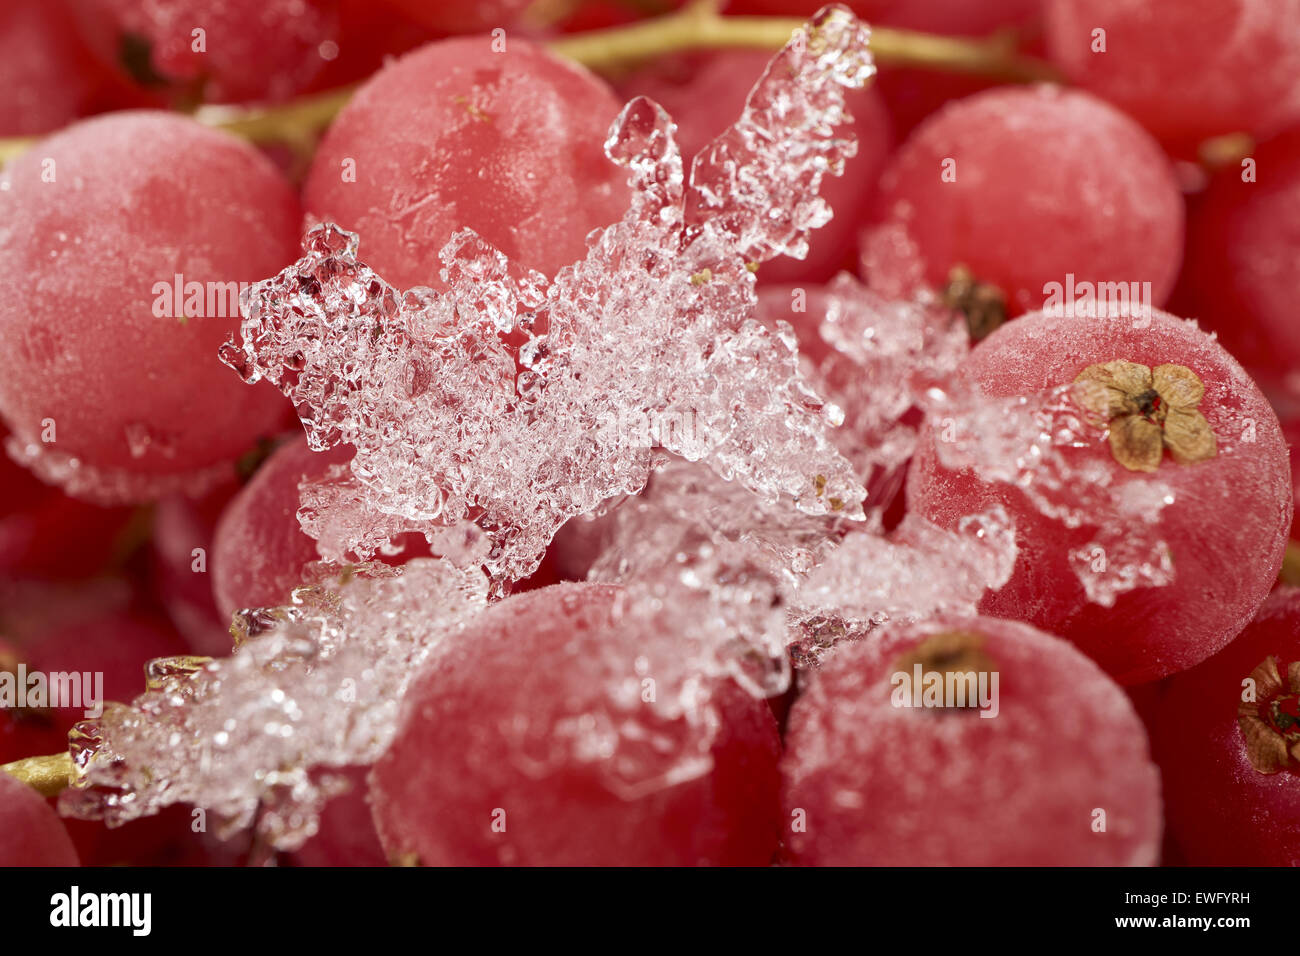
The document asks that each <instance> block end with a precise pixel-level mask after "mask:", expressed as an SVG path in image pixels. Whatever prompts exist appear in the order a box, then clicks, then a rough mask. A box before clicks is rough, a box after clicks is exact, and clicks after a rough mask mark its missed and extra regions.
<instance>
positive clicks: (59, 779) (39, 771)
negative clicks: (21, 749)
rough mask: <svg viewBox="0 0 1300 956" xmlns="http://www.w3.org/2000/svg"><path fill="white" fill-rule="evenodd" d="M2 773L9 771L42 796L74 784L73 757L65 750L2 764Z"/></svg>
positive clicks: (0, 769) (8, 772) (49, 795)
mask: <svg viewBox="0 0 1300 956" xmlns="http://www.w3.org/2000/svg"><path fill="white" fill-rule="evenodd" d="M0 773H7V774H9V776H11V777H13V778H14V779H15V780H21V781H22V782H23V783H25V784H27V785H28V786H29V787H31V788H32V789H34V790H36V791H37V792H38V793H40V794H41V796H44V797H52V796H54V795H55V794H57V793H60V792H61V791H63V790H65V789H67V787H69V786H70V785H71V784H72V778H73V774H74V771H73V768H72V757H71V756H70V755H69V754H68V752H67V751H66V750H65V751H63V752H62V753H57V754H48V755H46V756H43V757H24V758H23V759H22V760H15V761H14V762H13V763H7V764H3V765H0Z"/></svg>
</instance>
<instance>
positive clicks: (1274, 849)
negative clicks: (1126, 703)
mask: <svg viewBox="0 0 1300 956" xmlns="http://www.w3.org/2000/svg"><path fill="white" fill-rule="evenodd" d="M1152 744H1153V746H1154V749H1155V753H1156V759H1157V760H1158V762H1159V764H1160V769H1161V771H1162V773H1163V775H1164V781H1165V808H1166V813H1167V815H1168V819H1169V828H1170V830H1171V832H1172V833H1173V837H1174V839H1175V841H1176V842H1177V844H1178V846H1179V848H1180V849H1181V850H1182V852H1183V855H1184V856H1185V857H1186V859H1187V862H1188V863H1190V864H1192V865H1194V866H1300V590H1297V589H1295V588H1284V589H1282V590H1279V591H1277V592H1276V593H1274V594H1273V595H1272V596H1271V597H1270V598H1269V599H1268V601H1267V602H1266V603H1265V604H1264V606H1263V607H1262V608H1261V609H1260V611H1259V614H1258V615H1257V616H1256V618H1255V620H1254V621H1253V622H1251V624H1250V626H1249V627H1247V628H1246V629H1245V630H1244V631H1243V632H1242V633H1241V636H1240V637H1238V638H1237V639H1236V640H1234V641H1233V642H1232V643H1231V644H1229V645H1228V646H1227V647H1226V648H1224V649H1223V650H1222V651H1220V652H1219V653H1218V654H1216V655H1215V656H1214V657H1212V658H1210V659H1209V660H1208V661H1206V662H1205V663H1203V664H1201V665H1200V666H1198V667H1196V668H1193V669H1192V670H1190V671H1188V672H1187V673H1185V674H1178V675H1177V676H1175V677H1173V678H1171V679H1170V680H1169V683H1168V687H1167V688H1166V690H1165V693H1164V695H1163V697H1162V699H1161V702H1160V708H1159V713H1158V715H1157V718H1156V722H1155V730H1154V731H1153V735H1152Z"/></svg>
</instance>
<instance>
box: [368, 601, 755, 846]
mask: <svg viewBox="0 0 1300 956" xmlns="http://www.w3.org/2000/svg"><path fill="white" fill-rule="evenodd" d="M449 641H451V643H450V644H449V645H448V646H447V647H446V648H445V650H443V652H441V653H440V654H439V656H438V657H437V658H436V660H435V661H433V662H432V665H431V666H430V667H429V668H428V669H427V670H426V671H425V672H424V673H423V674H421V676H420V677H419V678H417V680H416V682H415V683H414V685H413V686H412V687H411V689H410V690H409V692H408V693H407V696H406V699H405V700H404V702H403V707H404V716H403V722H402V726H401V729H400V730H399V732H398V735H397V737H396V739H395V740H394V741H393V743H392V745H391V746H390V747H389V750H388V752H387V753H386V754H385V755H384V756H383V757H382V758H381V759H380V760H379V762H378V763H377V764H376V765H375V768H374V771H373V775H372V778H371V779H372V792H371V799H372V803H373V805H374V809H375V818H376V823H377V825H378V828H379V835H380V840H381V842H382V843H383V844H384V847H385V849H386V851H387V852H388V855H389V857H390V859H398V860H403V861H406V862H418V863H420V864H422V865H426V866H439V865H475V864H513V865H553V866H555V865H584V866H588V865H695V864H724V865H725V864H732V865H765V864H766V863H768V862H769V860H770V858H771V856H772V853H773V851H774V849H775V848H776V837H777V832H776V831H777V821H776V818H775V817H776V809H777V808H776V799H777V769H776V761H777V757H778V754H779V751H780V742H779V740H778V737H777V730H776V723H775V721H774V720H773V718H772V714H771V711H770V710H769V709H768V707H767V704H766V703H765V702H764V701H762V700H760V699H757V698H754V697H751V696H749V695H748V694H747V693H746V692H744V691H742V690H740V689H739V688H738V687H737V686H736V685H734V684H732V683H730V682H729V681H726V680H722V679H713V680H712V683H711V685H710V687H711V690H712V695H713V697H712V700H711V702H710V703H709V705H708V707H709V711H707V712H705V711H701V713H700V714H699V715H698V717H699V720H692V719H688V718H687V717H686V716H682V715H675V716H674V715H672V714H670V713H668V712H666V711H664V710H663V709H662V706H661V704H662V703H663V702H664V701H665V700H666V699H667V698H668V697H669V688H667V687H666V686H662V685H660V686H659V690H658V695H659V696H658V700H659V701H660V704H655V703H653V702H646V699H645V687H646V686H647V685H646V684H645V683H644V681H645V680H646V679H647V677H649V679H651V681H652V685H651V686H653V675H654V674H655V673H656V667H664V668H671V667H673V666H674V664H673V660H674V659H680V656H681V655H683V654H684V653H686V648H685V647H683V646H682V644H683V641H682V640H681V639H680V638H678V637H677V636H676V635H675V634H674V633H672V632H671V629H668V630H665V629H663V628H659V629H658V630H656V627H655V622H654V621H652V620H646V619H643V618H638V619H636V620H631V619H629V618H628V617H626V616H624V609H623V607H622V597H621V592H620V590H619V589H617V588H614V587H610V586H605V585H594V584H557V585H554V586H552V587H549V588H542V589H541V590H537V591H529V592H527V593H525V594H521V595H516V596H514V597H511V598H508V599H507V600H505V601H503V602H501V603H500V604H498V605H496V606H494V607H492V608H490V609H489V610H487V611H485V612H484V613H483V614H482V616H481V617H480V618H479V619H478V620H477V621H476V622H475V623H473V624H471V625H470V626H469V627H468V628H467V629H466V630H464V631H463V632H461V633H460V634H458V635H456V636H455V637H454V638H449ZM639 658H644V661H642V662H641V663H640V664H638V659H639ZM642 665H643V666H642ZM614 687H617V688H618V690H617V691H614V690H613V689H612V688H614ZM651 696H652V697H653V696H654V695H651ZM616 698H617V699H616ZM712 719H716V720H717V724H716V728H714V729H713V730H712V731H709V730H706V729H705V728H706V727H708V726H710V725H711V720H712Z"/></svg>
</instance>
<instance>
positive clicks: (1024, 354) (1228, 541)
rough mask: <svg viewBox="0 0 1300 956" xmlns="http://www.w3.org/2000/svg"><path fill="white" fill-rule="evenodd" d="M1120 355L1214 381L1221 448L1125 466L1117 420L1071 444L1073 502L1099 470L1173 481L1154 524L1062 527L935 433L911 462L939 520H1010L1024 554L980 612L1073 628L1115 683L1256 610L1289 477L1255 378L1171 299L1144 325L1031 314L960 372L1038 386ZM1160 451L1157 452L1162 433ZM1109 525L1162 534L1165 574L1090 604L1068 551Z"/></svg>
mask: <svg viewBox="0 0 1300 956" xmlns="http://www.w3.org/2000/svg"><path fill="white" fill-rule="evenodd" d="M1115 359H1122V360H1126V361H1128V362H1131V363H1139V364H1141V365H1145V366H1148V367H1151V368H1155V367H1157V366H1161V365H1164V364H1174V365H1180V366H1185V367H1186V368H1187V369H1190V370H1192V372H1193V373H1194V374H1195V375H1196V376H1197V377H1199V379H1200V381H1201V383H1202V384H1203V386H1204V389H1205V394H1204V397H1203V398H1202V399H1201V400H1200V402H1199V404H1198V406H1197V410H1198V411H1199V412H1200V413H1201V414H1202V415H1204V417H1205V419H1206V420H1207V422H1208V425H1209V428H1210V429H1211V430H1212V433H1213V436H1214V438H1215V439H1216V440H1217V449H1216V453H1215V454H1214V455H1213V456H1212V457H1210V458H1208V459H1205V460H1199V461H1192V462H1189V463H1186V464H1179V463H1178V461H1177V460H1175V458H1174V455H1173V453H1172V451H1170V453H1169V454H1163V455H1162V456H1161V457H1160V458H1158V459H1156V461H1158V464H1157V465H1156V469H1155V471H1154V472H1142V471H1135V470H1130V468H1128V467H1125V466H1124V465H1122V464H1121V463H1120V462H1119V461H1118V460H1116V457H1115V456H1116V452H1115V450H1114V447H1113V445H1114V435H1115V433H1116V430H1117V428H1118V427H1119V425H1120V423H1119V422H1112V423H1111V436H1112V439H1111V444H1109V445H1108V444H1107V443H1106V442H1103V441H1101V440H1095V441H1091V442H1089V443H1088V444H1087V445H1086V446H1085V447H1081V448H1077V449H1067V450H1066V452H1067V455H1068V462H1069V464H1070V466H1071V468H1072V469H1074V470H1073V472H1072V474H1073V477H1072V478H1071V479H1070V480H1071V481H1073V482H1075V483H1076V486H1077V488H1078V491H1077V493H1076V494H1077V496H1079V497H1078V501H1080V502H1082V501H1083V498H1082V496H1083V495H1084V494H1086V493H1087V492H1088V490H1089V489H1088V488H1087V487H1085V485H1087V484H1090V483H1096V482H1098V481H1102V482H1106V481H1108V482H1109V483H1110V485H1109V487H1112V488H1114V489H1115V490H1116V493H1117V494H1120V495H1122V493H1123V492H1124V490H1125V489H1126V488H1130V487H1131V486H1132V485H1133V483H1134V482H1138V481H1145V480H1147V479H1148V476H1149V477H1150V478H1154V479H1158V480H1159V481H1161V482H1163V483H1165V484H1166V485H1167V486H1168V487H1169V489H1170V491H1171V492H1172V494H1173V497H1174V501H1173V502H1172V503H1171V504H1167V505H1166V506H1165V507H1164V508H1163V509H1162V510H1161V511H1160V513H1159V516H1158V518H1157V519H1156V520H1155V522H1154V523H1153V524H1148V523H1146V522H1145V521H1136V520H1134V519H1125V518H1123V517H1121V516H1120V515H1119V514H1118V513H1109V512H1108V513H1097V514H1095V515H1089V516H1088V520H1089V521H1090V522H1093V523H1091V524H1085V525H1083V526H1081V527H1077V528H1067V527H1066V526H1065V525H1064V524H1063V523H1062V522H1061V521H1060V520H1058V519H1056V518H1050V517H1047V516H1045V515H1043V514H1042V513H1040V512H1039V511H1038V510H1037V509H1036V508H1035V507H1034V506H1033V504H1031V503H1030V501H1029V499H1028V498H1027V497H1026V496H1025V495H1024V493H1023V492H1022V491H1020V490H1019V489H1013V488H1012V487H1011V486H1008V485H1006V484H1001V483H999V484H990V483H986V482H984V481H982V480H981V479H980V478H979V477H977V476H976V475H975V474H974V473H972V472H969V471H962V472H957V471H951V470H947V469H945V468H943V467H942V466H941V465H940V464H939V463H938V460H937V458H936V444H935V437H936V436H935V433H934V432H933V431H931V434H930V437H928V438H926V437H924V436H923V438H922V441H921V443H920V449H919V451H918V454H917V457H916V458H915V459H914V460H913V462H912V467H911V471H910V475H909V485H908V502H909V507H910V508H911V509H912V510H914V511H916V512H918V513H920V514H921V515H922V516H924V517H926V518H928V519H929V520H931V521H935V522H937V523H939V524H941V525H944V526H951V525H952V524H953V523H954V522H956V521H958V520H959V519H960V518H961V517H962V516H963V515H967V514H973V513H974V512H976V511H978V510H980V509H981V508H983V507H986V506H988V505H989V504H991V503H993V502H1000V503H1002V504H1003V505H1004V506H1005V507H1006V508H1007V511H1008V513H1009V514H1010V515H1011V517H1012V519H1013V520H1014V521H1015V524H1016V540H1017V544H1018V546H1019V549H1020V553H1019V555H1018V557H1017V560H1016V565H1015V569H1014V571H1013V572H1012V576H1011V580H1010V581H1008V582H1007V584H1006V585H1005V586H1004V587H1003V588H1002V589H1001V590H999V591H997V592H994V593H992V594H990V595H988V596H986V597H985V599H984V601H983V602H982V603H981V605H980V611H981V613H984V614H991V615H997V616H999V617H1006V618H1014V619H1017V620H1023V621H1027V622H1029V623H1031V624H1033V625H1035V626H1036V627H1040V628H1042V629H1044V630H1046V631H1049V632H1051V633H1053V634H1057V635H1059V636H1061V637H1064V638H1067V639H1069V640H1071V641H1073V642H1074V643H1075V644H1076V645H1077V646H1078V647H1079V648H1080V649H1081V650H1083V651H1084V653H1086V654H1088V655H1089V656H1090V657H1091V658H1092V659H1093V660H1095V661H1096V662H1097V663H1099V664H1100V665H1101V666H1102V667H1103V668H1104V669H1105V670H1107V671H1108V672H1109V673H1110V674H1111V675H1112V676H1114V677H1115V679H1116V680H1118V681H1119V682H1120V683H1123V684H1136V683H1142V682H1144V681H1148V680H1153V679H1155V678H1157V677H1163V676H1165V675H1167V674H1172V673H1175V672H1177V671H1180V670H1185V669H1187V668H1188V667H1191V666H1192V665H1194V664H1196V663H1198V662H1200V661H1202V660H1204V659H1205V658H1207V657H1209V656H1210V655H1211V654H1213V653H1214V652H1215V651H1217V650H1218V649H1219V648H1221V647H1223V645H1224V644H1226V643H1227V642H1228V641H1230V640H1231V639H1232V638H1233V636H1234V635H1235V634H1237V632H1239V631H1240V630H1241V628H1242V627H1244V626H1245V624H1246V623H1247V622H1248V621H1249V620H1250V618H1251V617H1252V616H1253V615H1254V613H1255V610H1256V609H1257V608H1258V607H1259V605H1260V604H1261V603H1262V602H1263V600H1264V598H1265V596H1266V595H1267V594H1268V591H1269V589H1270V588H1271V587H1272V584H1273V581H1274V579H1275V578H1276V576H1277V572H1278V568H1279V567H1280V566H1281V563H1282V553H1283V550H1284V549H1285V545H1286V539H1287V532H1288V531H1289V529H1290V526H1291V497H1292V486H1291V478H1290V471H1289V465H1288V461H1287V448H1286V444H1285V442H1284V441H1283V438H1282V434H1281V430H1280V427H1279V426H1278V423H1277V418H1276V416H1275V415H1274V414H1273V411H1272V409H1271V408H1270V407H1269V405H1268V402H1267V400H1266V399H1265V398H1264V396H1263V395H1262V394H1261V393H1260V392H1259V389H1258V388H1256V386H1255V384H1254V383H1253V382H1252V381H1251V380H1250V379H1249V377H1247V375H1246V373H1245V372H1244V371H1242V369H1241V367H1240V366H1239V365H1238V364H1237V363H1236V361H1235V360H1234V359H1233V358H1232V357H1231V356H1230V355H1228V354H1227V353H1226V352H1224V351H1223V349H1221V348H1220V347H1219V346H1218V345H1217V344H1216V343H1215V341H1214V340H1213V339H1212V338H1211V337H1210V336H1207V335H1206V334H1205V333H1203V332H1201V331H1200V330H1198V329H1197V328H1196V326H1195V324H1194V323H1190V322H1185V321H1183V320H1180V319H1177V318H1175V317H1173V316H1170V315H1167V314H1166V313H1163V312H1158V311H1153V313H1152V316H1151V323H1150V326H1149V327H1146V328H1142V327H1139V325H1137V324H1135V321H1134V320H1133V319H1132V318H1129V317H1127V316H1119V315H1116V314H1114V313H1112V314H1110V315H1107V316H1105V317H1098V318H1088V317H1084V316H1079V317H1076V318H1050V317H1047V316H1045V315H1043V314H1041V313H1039V314H1035V315H1030V316H1025V317H1023V318H1021V319H1018V320H1016V321H1014V322H1010V323H1008V324H1006V325H1004V326H1002V328H1000V329H999V330H998V331H996V332H994V333H993V335H991V336H990V337H989V338H987V339H986V340H985V341H984V342H983V343H981V344H980V345H979V346H978V347H977V348H975V349H974V350H973V351H972V352H971V354H970V356H969V357H968V358H967V359H966V360H965V361H964V362H963V364H962V366H961V367H960V368H959V370H958V374H959V376H960V377H961V379H962V380H963V381H965V382H966V383H969V384H971V385H974V386H977V387H978V388H979V389H980V390H981V391H982V392H983V393H984V394H986V395H991V396H1004V397H1005V396H1014V395H1033V394H1036V393H1038V392H1039V391H1040V390H1043V389H1047V388H1053V387H1057V386H1061V385H1067V384H1069V383H1071V382H1073V381H1074V380H1075V379H1076V378H1077V377H1078V376H1079V374H1080V373H1081V372H1082V371H1083V370H1084V369H1086V368H1089V367H1090V366H1093V365H1095V364H1097V363H1105V362H1110V361H1112V360H1115ZM1099 435H1100V433H1098V439H1099ZM1167 437H1168V433H1167V432H1166V438H1167ZM1155 452H1156V454H1160V452H1161V449H1160V448H1159V446H1158V445H1157V446H1156V448H1155ZM1148 464H1150V462H1148ZM1084 468H1098V469H1101V470H1100V472H1098V473H1096V474H1088V473H1085V472H1083V471H1080V470H1079V469H1084ZM1132 491H1133V493H1136V492H1137V489H1136V488H1133V489H1132ZM1066 493H1067V496H1068V494H1069V488H1068V486H1067V489H1066ZM1107 526H1110V527H1127V528H1131V531H1130V532H1128V533H1127V534H1128V538H1129V539H1130V541H1131V542H1134V543H1141V542H1142V541H1149V542H1156V541H1164V542H1165V543H1166V545H1167V546H1168V552H1169V557H1170V559H1171V562H1172V568H1173V575H1174V576H1173V581H1172V583H1169V584H1166V585H1165V586H1163V587H1141V586H1139V587H1136V588H1134V589H1132V590H1127V591H1124V592H1122V593H1119V594H1118V597H1117V598H1116V600H1115V603H1114V605H1113V606H1112V607H1105V606H1103V605H1102V604H1098V603H1092V602H1090V601H1089V600H1088V596H1087V593H1086V591H1085V589H1084V585H1083V583H1082V582H1081V579H1080V578H1079V577H1078V575H1077V574H1076V571H1077V570H1078V567H1077V565H1075V566H1072V564H1071V558H1070V553H1071V552H1072V551H1075V550H1076V549H1084V548H1087V547H1088V546H1089V545H1090V542H1092V541H1093V540H1095V538H1096V536H1097V529H1098V528H1099V527H1107ZM1106 570H1107V569H1102V571H1103V573H1106ZM1115 570H1116V569H1115V568H1110V569H1109V571H1110V572H1111V573H1113V572H1115Z"/></svg>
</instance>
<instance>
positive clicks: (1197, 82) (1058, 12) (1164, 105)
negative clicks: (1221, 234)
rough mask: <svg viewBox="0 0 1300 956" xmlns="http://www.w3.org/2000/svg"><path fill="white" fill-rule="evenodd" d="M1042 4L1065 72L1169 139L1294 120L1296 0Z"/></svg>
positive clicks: (1175, 143) (1178, 143) (1186, 141)
mask: <svg viewBox="0 0 1300 956" xmlns="http://www.w3.org/2000/svg"><path fill="white" fill-rule="evenodd" d="M1044 12H1045V14H1046V20H1047V45H1048V50H1049V53H1050V56H1051V58H1052V60H1053V61H1054V62H1055V63H1056V64H1057V65H1058V66H1059V67H1061V69H1062V70H1063V71H1064V72H1065V74H1066V75H1067V76H1068V77H1069V79H1070V81H1071V82H1072V83H1074V84H1076V85H1078V86H1081V87H1083V88H1084V89H1087V90H1090V91H1092V92H1093V93H1095V94H1096V95H1098V96H1100V97H1103V98H1104V99H1106V100H1109V101H1110V102H1111V103H1114V104H1115V105H1116V106H1117V107H1119V108H1120V109H1122V110H1123V111H1124V112H1125V113H1127V114H1128V115H1130V116H1132V117H1133V118H1134V119H1136V120H1137V121H1138V122H1139V123H1141V124H1142V125H1143V126H1145V127H1146V128H1147V129H1149V130H1151V131H1152V132H1153V133H1155V134H1156V135H1157V136H1159V137H1160V139H1161V140H1162V141H1164V142H1166V143H1168V144H1170V146H1171V147H1174V148H1179V147H1187V146H1190V145H1193V144H1195V143H1196V142H1197V141H1199V140H1202V139H1205V138H1207V137H1210V136H1217V135H1221V134H1224V133H1236V132H1248V133H1260V132H1269V131H1270V130H1272V129H1276V128H1277V127H1278V126H1280V125H1282V124H1284V123H1287V122H1291V121H1294V120H1296V119H1300V89H1298V88H1297V87H1296V83H1295V77H1296V74H1297V72H1298V71H1300V30H1297V29H1296V24H1297V23H1300V2H1297V0H1047V3H1046V6H1045V9H1044ZM1097 30H1104V31H1105V36H1104V41H1105V46H1106V49H1105V52H1094V50H1095V49H1096V48H1097V46H1098V43H1099V40H1100V38H1099V37H1098V35H1097V34H1096V32H1095V31H1097Z"/></svg>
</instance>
